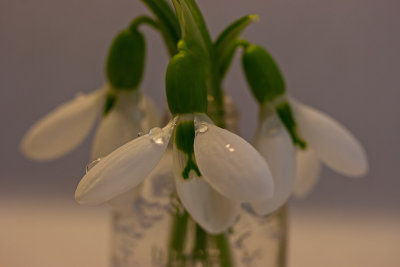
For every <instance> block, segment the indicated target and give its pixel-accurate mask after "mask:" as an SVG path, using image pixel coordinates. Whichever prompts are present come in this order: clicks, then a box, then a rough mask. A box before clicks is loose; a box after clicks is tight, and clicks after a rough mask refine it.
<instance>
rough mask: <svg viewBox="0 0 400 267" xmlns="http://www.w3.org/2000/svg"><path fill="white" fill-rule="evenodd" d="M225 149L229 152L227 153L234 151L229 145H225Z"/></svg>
mask: <svg viewBox="0 0 400 267" xmlns="http://www.w3.org/2000/svg"><path fill="white" fill-rule="evenodd" d="M225 147H226V148H227V149H228V150H229V152H235V149H234V148H233V147H232V145H231V144H226V145H225Z"/></svg>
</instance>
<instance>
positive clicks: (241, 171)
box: [194, 116, 274, 202]
mask: <svg viewBox="0 0 400 267" xmlns="http://www.w3.org/2000/svg"><path fill="white" fill-rule="evenodd" d="M195 126H196V137H195V140H194V152H195V156H196V160H197V164H198V166H199V169H200V171H201V173H202V175H203V178H204V179H205V180H206V181H207V182H208V183H209V184H210V185H211V186H212V187H213V188H214V189H215V190H217V191H218V192H219V193H220V194H222V195H224V196H226V197H228V198H231V199H235V200H237V201H244V202H246V201H257V200H261V199H264V198H266V197H272V194H273V187H274V184H273V180H272V175H271V173H270V171H269V168H268V165H267V163H266V162H265V160H264V158H263V157H262V156H261V155H260V154H259V153H258V152H257V150H255V149H254V148H253V147H252V146H251V145H250V144H249V143H247V142H246V141H245V140H244V139H242V138H241V137H239V136H237V135H235V134H233V133H231V132H229V131H227V130H224V129H221V128H219V127H217V126H215V125H212V124H210V123H208V122H205V121H202V120H201V118H199V117H198V116H196V118H195Z"/></svg>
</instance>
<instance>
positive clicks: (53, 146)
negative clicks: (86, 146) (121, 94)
mask: <svg viewBox="0 0 400 267" xmlns="http://www.w3.org/2000/svg"><path fill="white" fill-rule="evenodd" d="M104 94H105V90H104V89H99V90H96V91H95V92H93V93H90V94H87V95H79V96H78V97H76V98H75V99H73V100H71V101H69V102H67V103H65V104H63V105H61V106H59V107H58V108H56V109H55V110H53V111H52V112H51V113H50V114H48V115H46V116H45V117H43V118H42V119H41V120H39V121H38V122H36V123H35V124H34V125H33V126H32V127H31V128H30V129H29V131H28V132H27V133H26V135H25V136H24V138H23V140H22V142H21V151H22V153H23V154H24V155H25V156H27V157H29V158H31V159H34V160H38V161H46V160H52V159H55V158H58V157H61V156H63V155H65V154H67V153H68V152H70V151H72V150H73V149H74V148H76V147H77V146H78V145H79V144H80V143H81V142H82V141H83V139H84V138H85V137H86V136H87V135H88V133H89V131H90V129H91V128H92V127H93V124H94V122H95V120H96V116H97V114H98V113H99V109H100V107H101V105H102V103H103V100H104Z"/></svg>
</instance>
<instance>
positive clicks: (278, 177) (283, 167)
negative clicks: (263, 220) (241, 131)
mask: <svg viewBox="0 0 400 267" xmlns="http://www.w3.org/2000/svg"><path fill="white" fill-rule="evenodd" d="M254 146H255V147H256V148H257V150H258V151H259V152H260V154H261V155H262V156H263V157H264V158H265V160H266V161H267V163H268V166H269V168H270V170H271V173H272V177H273V179H274V185H275V190H274V196H273V198H272V199H266V200H264V201H261V202H254V203H252V207H253V209H254V211H256V212H257V213H258V214H259V215H266V214H269V213H271V212H273V211H274V210H276V209H277V208H279V207H280V206H282V205H283V204H284V203H285V202H286V201H287V200H288V198H289V196H290V194H291V192H292V189H293V185H294V181H295V175H296V152H295V149H294V146H293V143H292V140H291V139H290V136H289V134H288V132H287V131H286V129H285V126H283V124H282V123H281V121H280V120H279V118H278V117H277V116H276V115H271V116H269V117H268V118H267V119H265V120H264V121H263V122H262V125H261V126H260V128H259V130H258V133H257V135H256V137H255V141H254Z"/></svg>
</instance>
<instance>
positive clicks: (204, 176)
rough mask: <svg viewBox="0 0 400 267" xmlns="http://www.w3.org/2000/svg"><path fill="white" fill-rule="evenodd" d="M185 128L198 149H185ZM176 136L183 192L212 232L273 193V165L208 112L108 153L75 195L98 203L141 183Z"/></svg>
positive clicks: (184, 199) (177, 178)
mask: <svg viewBox="0 0 400 267" xmlns="http://www.w3.org/2000/svg"><path fill="white" fill-rule="evenodd" d="M180 127H183V128H185V129H189V128H190V127H193V128H192V129H193V131H194V132H193V137H190V134H189V136H186V137H184V139H185V138H189V139H190V138H194V140H193V147H192V151H193V154H191V153H187V152H188V151H187V150H182V147H181V145H180V143H179V142H180V141H179V140H178V139H177V135H180V134H181V133H186V130H182V129H181V128H180ZM179 132H181V133H179ZM171 136H174V139H175V140H174V148H173V169H174V174H175V175H174V176H175V182H176V186H177V192H178V195H179V197H180V199H181V201H182V204H183V206H184V207H185V208H186V209H187V211H188V212H189V213H190V214H191V215H192V217H193V218H194V219H195V220H196V221H197V222H198V223H199V224H200V225H201V226H202V227H203V228H204V229H206V230H207V231H208V232H210V233H219V232H222V231H225V230H226V229H227V228H228V227H229V226H231V225H232V223H233V222H234V221H235V219H236V218H237V215H238V212H239V207H240V203H241V202H254V201H259V200H261V199H265V198H267V197H268V196H269V197H270V196H271V195H272V194H273V180H272V177H271V174H270V171H269V168H268V166H267V164H266V162H265V161H264V159H263V158H262V157H261V156H260V155H259V153H258V152H257V151H256V150H255V149H254V148H253V147H252V146H251V145H250V144H248V143H247V142H246V141H244V140H243V139H242V138H240V137H239V136H237V135H235V134H233V133H231V132H229V131H227V130H224V129H221V128H219V127H217V126H215V125H214V124H213V123H212V122H211V121H210V120H209V119H208V117H207V116H206V115H204V114H184V115H178V116H176V117H175V118H174V119H173V120H172V121H171V122H170V123H169V124H168V125H167V126H165V127H164V128H162V129H160V128H154V129H152V130H151V131H150V133H149V134H147V135H144V136H141V137H139V138H137V139H135V140H133V141H131V142H129V143H127V144H126V145H124V146H122V147H120V148H119V149H117V150H115V151H114V152H112V153H111V154H109V155H108V156H106V157H104V158H103V159H102V160H101V161H100V162H99V163H98V164H97V165H96V166H94V167H93V168H92V169H91V170H90V171H89V172H88V173H87V174H86V175H85V176H84V177H83V178H82V180H81V182H80V183H79V185H78V188H77V191H76V194H75V197H76V200H77V201H78V202H79V203H82V204H99V203H103V202H106V201H108V200H110V199H112V198H114V197H116V196H118V195H120V194H122V193H124V192H126V191H128V190H130V189H131V188H134V187H136V186H137V185H138V184H139V183H141V182H142V181H143V180H144V179H145V178H146V176H147V175H149V173H150V172H151V171H152V170H153V169H154V168H155V167H156V166H157V164H158V162H159V161H160V159H161V158H162V156H163V154H164V152H165V150H166V148H167V145H168V143H169V140H170V139H171ZM178 138H181V137H178ZM180 140H182V139H180ZM189 143H190V140H189Z"/></svg>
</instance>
